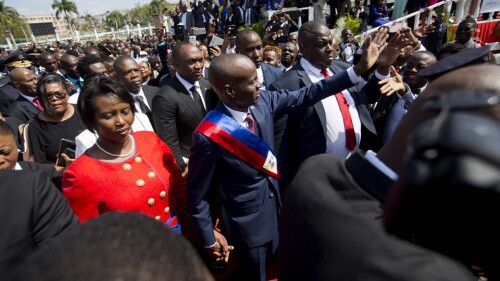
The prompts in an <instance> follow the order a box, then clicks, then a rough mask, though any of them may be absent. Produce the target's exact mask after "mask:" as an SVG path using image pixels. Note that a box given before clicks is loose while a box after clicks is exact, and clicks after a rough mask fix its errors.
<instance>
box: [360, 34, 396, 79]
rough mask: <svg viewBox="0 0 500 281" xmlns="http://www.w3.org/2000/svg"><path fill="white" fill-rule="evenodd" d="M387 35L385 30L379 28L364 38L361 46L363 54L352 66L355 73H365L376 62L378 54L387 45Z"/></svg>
mask: <svg viewBox="0 0 500 281" xmlns="http://www.w3.org/2000/svg"><path fill="white" fill-rule="evenodd" d="M388 37H389V35H388V34H387V30H386V29H384V28H381V29H379V30H378V31H377V32H376V33H375V34H374V35H372V36H370V37H368V38H366V39H365V41H364V42H363V47H362V48H363V55H362V56H361V59H360V60H359V62H358V63H357V64H356V65H355V66H354V68H353V69H354V72H356V74H357V75H361V74H363V73H365V72H366V71H368V70H369V69H370V68H371V67H372V66H373V65H374V64H375V63H376V62H377V59H378V56H379V54H380V53H381V52H382V51H383V50H384V49H385V47H386V46H387V42H386V41H387V38H388Z"/></svg>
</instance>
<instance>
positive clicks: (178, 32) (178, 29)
mask: <svg viewBox="0 0 500 281" xmlns="http://www.w3.org/2000/svg"><path fill="white" fill-rule="evenodd" d="M184 30H185V28H184V25H183V24H178V25H176V26H175V38H176V39H179V40H182V39H183V38H184Z"/></svg>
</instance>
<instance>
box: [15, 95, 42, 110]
mask: <svg viewBox="0 0 500 281" xmlns="http://www.w3.org/2000/svg"><path fill="white" fill-rule="evenodd" d="M19 94H20V95H21V97H23V98H25V99H27V100H28V101H29V102H31V103H32V104H33V105H34V106H36V103H35V102H34V101H33V100H34V99H35V98H36V97H31V96H27V95H25V94H23V93H21V92H19ZM41 102H42V101H40V103H41ZM37 108H38V107H37Z"/></svg>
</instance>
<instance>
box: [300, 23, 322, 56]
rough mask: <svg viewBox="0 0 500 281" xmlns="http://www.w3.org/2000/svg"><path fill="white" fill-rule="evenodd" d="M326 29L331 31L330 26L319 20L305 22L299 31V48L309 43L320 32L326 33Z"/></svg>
mask: <svg viewBox="0 0 500 281" xmlns="http://www.w3.org/2000/svg"><path fill="white" fill-rule="evenodd" d="M326 30H328V32H330V30H329V29H328V27H327V26H326V25H324V24H322V23H321V22H319V21H308V22H306V23H304V24H303V25H302V26H301V27H300V29H299V33H298V38H297V40H298V44H299V48H300V49H302V48H303V45H304V44H307V43H308V42H310V41H311V39H314V38H316V37H317V36H318V34H322V33H324V32H325V31H326Z"/></svg>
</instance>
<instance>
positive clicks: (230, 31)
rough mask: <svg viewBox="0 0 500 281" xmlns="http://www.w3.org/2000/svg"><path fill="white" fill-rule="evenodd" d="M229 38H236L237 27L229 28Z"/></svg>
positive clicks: (231, 26)
mask: <svg viewBox="0 0 500 281" xmlns="http://www.w3.org/2000/svg"><path fill="white" fill-rule="evenodd" d="M227 30H228V33H229V36H236V25H234V24H230V25H228V26H227Z"/></svg>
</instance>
